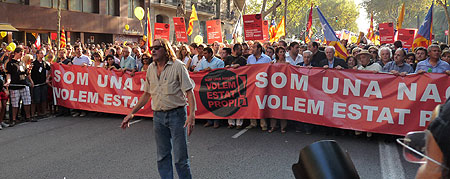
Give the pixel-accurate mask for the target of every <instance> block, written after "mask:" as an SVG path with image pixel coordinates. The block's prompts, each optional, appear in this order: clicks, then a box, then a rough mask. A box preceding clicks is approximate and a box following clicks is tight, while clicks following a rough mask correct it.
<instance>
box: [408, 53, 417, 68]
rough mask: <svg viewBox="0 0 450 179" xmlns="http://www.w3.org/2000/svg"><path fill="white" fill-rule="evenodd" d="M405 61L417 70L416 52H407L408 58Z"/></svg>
mask: <svg viewBox="0 0 450 179" xmlns="http://www.w3.org/2000/svg"><path fill="white" fill-rule="evenodd" d="M405 62H406V63H407V64H409V65H411V67H413V69H414V70H416V65H417V64H416V63H415V62H416V54H414V53H412V52H409V53H407V54H406V59H405Z"/></svg>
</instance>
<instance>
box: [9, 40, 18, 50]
mask: <svg viewBox="0 0 450 179" xmlns="http://www.w3.org/2000/svg"><path fill="white" fill-rule="evenodd" d="M8 46H10V47H11V49H12V50H11V51H14V50H15V49H16V44H15V43H14V42H11V43H9V45H8Z"/></svg>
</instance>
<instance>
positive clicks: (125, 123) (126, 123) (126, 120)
mask: <svg viewBox="0 0 450 179" xmlns="http://www.w3.org/2000/svg"><path fill="white" fill-rule="evenodd" d="M133 117H134V115H133V114H128V115H127V116H125V118H123V121H122V124H120V127H121V128H122V129H123V130H125V129H126V128H127V127H130V123H129V122H130V120H131V119H133Z"/></svg>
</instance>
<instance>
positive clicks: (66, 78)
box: [63, 71, 75, 85]
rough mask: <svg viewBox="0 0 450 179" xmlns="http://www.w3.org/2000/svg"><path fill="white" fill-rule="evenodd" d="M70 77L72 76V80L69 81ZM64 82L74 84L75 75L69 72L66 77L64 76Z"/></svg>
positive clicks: (65, 74)
mask: <svg viewBox="0 0 450 179" xmlns="http://www.w3.org/2000/svg"><path fill="white" fill-rule="evenodd" d="M69 76H70V79H68V78H69ZM63 80H64V83H66V84H69V85H70V84H72V83H73V81H74V80H75V75H74V74H73V72H71V71H68V72H66V73H64V75H63Z"/></svg>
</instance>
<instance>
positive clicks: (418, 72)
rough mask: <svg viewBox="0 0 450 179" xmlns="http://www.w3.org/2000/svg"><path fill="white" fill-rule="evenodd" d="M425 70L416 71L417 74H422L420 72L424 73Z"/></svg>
mask: <svg viewBox="0 0 450 179" xmlns="http://www.w3.org/2000/svg"><path fill="white" fill-rule="evenodd" d="M425 72H427V71H425V70H419V71H417V74H422V73H425Z"/></svg>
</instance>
